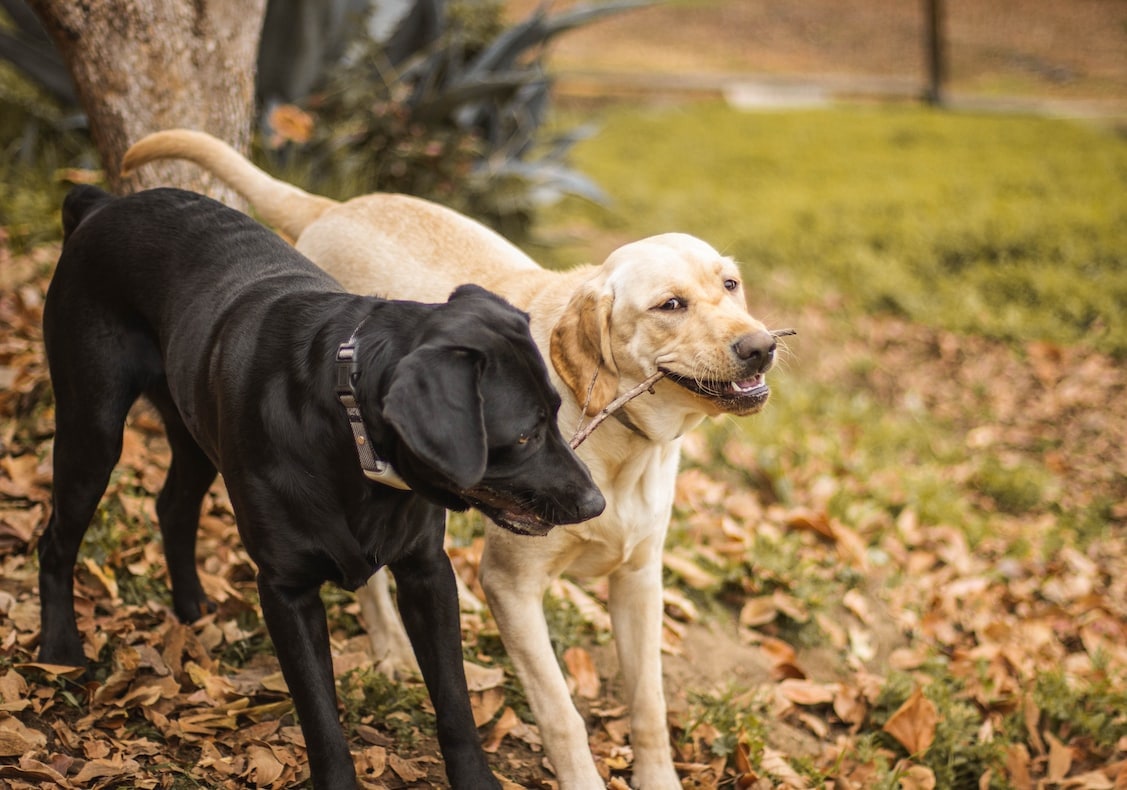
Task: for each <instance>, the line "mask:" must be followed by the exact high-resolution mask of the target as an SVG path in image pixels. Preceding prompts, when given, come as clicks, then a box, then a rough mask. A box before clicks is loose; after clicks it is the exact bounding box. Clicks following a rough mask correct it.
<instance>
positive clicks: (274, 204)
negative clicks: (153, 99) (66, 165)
mask: <svg viewBox="0 0 1127 790" xmlns="http://www.w3.org/2000/svg"><path fill="white" fill-rule="evenodd" d="M157 159H187V160H188V161H189V162H195V163H196V164H197V165H199V166H200V167H202V168H203V169H204V170H207V171H208V172H209V173H211V174H212V175H214V176H216V177H217V178H219V179H220V180H221V181H223V182H224V183H226V184H227V185H229V186H230V187H231V188H232V189H234V190H235V191H236V192H238V193H239V194H240V195H242V196H243V197H245V198H246V199H247V201H248V202H250V204H251V205H252V206H254V210H255V212H256V213H257V214H258V216H260V217H261V218H262V221H263V222H265V223H266V224H267V225H271V226H273V227H274V228H277V229H278V230H279V231H280V232H281V233H283V234H284V235H286V236H288V237H289V238H291V239H293V240H294V241H297V239H298V237H299V236H301V232H302V231H303V230H305V228H306V227H308V226H309V224H310V223H312V222H313V221H314V220H315V219H317V218H318V217H319V216H321V215H322V214H323V213H325V212H326V211H328V210H329V209H330V208H332V207H333V206H336V205H338V203H337V202H336V201H335V200H330V199H329V198H326V197H321V196H320V195H311V194H310V193H308V192H306V191H304V190H302V189H298V188H297V187H295V186H293V185H292V184H287V183H285V182H284V181H279V180H278V179H276V178H274V177H272V176H271V175H269V174H268V173H266V172H264V171H263V170H261V169H260V168H258V167H257V166H256V165H254V164H253V163H252V162H251V161H250V160H249V159H247V158H246V157H245V156H243V155H242V154H240V153H239V152H238V151H236V150H235V149H234V148H232V147H231V146H229V145H227V143H225V142H223V141H222V140H220V139H218V138H217V137H212V136H211V135H210V134H207V133H206V132H197V131H193V130H191V129H168V130H166V131H163V132H154V133H153V134H150V135H147V136H145V137H143V138H141V139H140V140H138V141H137V142H136V143H134V144H133V145H132V146H131V147H130V149H129V150H128V151H126V152H125V158H124V159H123V160H122V164H121V174H122V175H123V176H127V175H129V174H130V173H132V172H133V171H134V170H136V169H137V168H138V167H140V166H141V165H143V164H146V163H148V162H153V161H155V160H157Z"/></svg>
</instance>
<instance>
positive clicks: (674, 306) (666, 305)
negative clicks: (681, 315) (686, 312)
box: [658, 296, 685, 310]
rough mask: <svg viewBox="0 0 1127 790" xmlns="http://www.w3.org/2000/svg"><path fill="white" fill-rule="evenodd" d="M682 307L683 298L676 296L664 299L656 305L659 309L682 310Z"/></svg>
mask: <svg viewBox="0 0 1127 790" xmlns="http://www.w3.org/2000/svg"><path fill="white" fill-rule="evenodd" d="M684 307H685V301H684V300H683V299H679V298H677V297H676V296H674V297H672V298H670V299H666V300H665V301H664V302H662V303H661V304H660V305H658V309H659V310H682V309H684Z"/></svg>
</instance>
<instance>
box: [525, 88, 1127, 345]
mask: <svg viewBox="0 0 1127 790" xmlns="http://www.w3.org/2000/svg"><path fill="white" fill-rule="evenodd" d="M602 123H603V125H602V128H601V131H600V133H599V134H598V135H596V136H594V137H592V138H591V139H590V140H588V141H585V142H584V143H582V144H581V145H580V146H579V147H578V148H577V150H576V154H575V158H576V164H577V165H578V167H579V169H580V170H582V171H583V172H585V173H587V174H589V175H590V176H592V177H593V178H594V179H595V180H596V181H597V182H598V183H599V184H600V185H602V186H603V188H604V189H605V190H606V191H607V192H608V193H609V194H610V195H611V197H612V198H613V201H614V202H613V205H612V206H611V207H610V209H609V211H608V210H604V209H601V208H599V207H594V206H591V205H585V204H581V203H578V202H571V203H568V204H566V205H564V206H563V207H561V208H558V209H554V210H552V211H551V212H548V213H547V214H546V215H545V217H544V219H545V220H546V221H547V222H548V224H549V225H552V224H555V223H567V222H570V221H575V220H576V219H582V220H588V221H594V222H595V223H596V224H598V225H601V226H603V227H605V228H608V229H611V230H613V231H614V232H616V233H620V234H622V235H624V236H626V237H628V238H636V237H641V236H644V235H649V234H653V233H660V232H665V231H669V230H681V231H685V232H689V233H693V234H696V235H699V236H701V237H703V238H706V239H708V240H709V241H711V242H712V243H713V244H715V245H716V246H717V247H718V248H720V249H721V250H722V251H723V252H725V253H727V254H730V255H733V256H735V257H736V258H737V259H738V260H740V261H742V262H743V263H744V264H745V268H746V272H747V275H748V277H749V282H750V283H751V284H752V288H751V293H750V298H751V300H752V301H753V302H755V301H756V300H757V299H760V298H762V295H761V294H766V295H767V296H769V299H770V303H771V304H772V305H773V306H774V307H775V308H776V309H778V310H780V311H782V310H783V309H785V308H788V307H791V308H793V307H796V306H799V305H803V304H809V303H810V302H811V301H827V300H836V301H840V302H841V304H842V307H843V309H844V310H845V311H849V312H862V311H864V312H873V311H887V312H890V313H894V314H897V315H902V316H905V317H907V318H909V319H912V320H915V321H920V322H923V323H927V324H930V325H934V326H942V327H947V328H950V329H953V330H957V331H966V332H976V333H982V334H987V335H990V336H995V337H1000V338H1006V339H1018V340H1022V339H1029V338H1045V339H1049V340H1054V341H1058V342H1062V343H1071V342H1077V341H1084V342H1088V343H1092V344H1095V345H1096V346H1097V347H1099V348H1100V349H1102V350H1105V351H1109V352H1112V353H1115V354H1117V355H1124V354H1127V327H1124V325H1123V322H1122V320H1121V315H1120V314H1121V306H1122V305H1123V304H1127V231H1125V230H1124V229H1125V228H1127V140H1125V139H1124V137H1123V136H1122V135H1117V134H1116V133H1115V132H1114V131H1113V130H1111V129H1107V128H1101V127H1097V126H1093V125H1084V124H1079V123H1073V122H1069V121H1063V120H1051V119H1040V118H1030V117H1019V116H976V115H966V114H959V113H950V112H937V111H933V110H928V109H920V108H906V107H905V108H900V107H894V108H888V107H881V108H870V107H845V108H840V109H826V110H811V111H805V112H786V113H783V112H780V113H743V112H738V111H734V110H731V109H729V108H727V107H725V106H723V105H720V104H701V105H691V106H689V108H688V109H686V108H683V107H682V108H679V109H661V110H655V109H638V108H626V109H618V110H614V111H611V112H608V113H607V114H606V115H605V116H604V117H603V118H602ZM643 163H644V164H643ZM585 252H586V250H584V251H583V253H585ZM583 253H580V252H579V251H576V250H567V251H563V252H560V253H556V254H555V255H552V256H551V257H554V258H556V259H557V262H563V263H570V262H574V261H577V260H579V259H580V258H582V254H583Z"/></svg>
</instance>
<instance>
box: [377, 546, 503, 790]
mask: <svg viewBox="0 0 1127 790" xmlns="http://www.w3.org/2000/svg"><path fill="white" fill-rule="evenodd" d="M390 567H391V571H392V573H393V574H394V575H395V582H396V586H397V587H398V590H397V592H398V596H397V597H398V599H399V612H400V614H401V615H402V616H403V625H404V626H406V628H407V636H409V637H410V638H411V645H412V647H414V649H415V658H416V659H418V662H419V668H420V669H421V670H422V673H423V680H424V681H426V685H427V691H428V692H430V698H431V702H432V703H434V711H435V718H436V719H437V724H438V743H439V746H440V747H441V749H442V756H443V758H444V759H445V760H446V776H447V778H449V780H450V784H451V786H452V787H455V788H459V789H462V788H464V789H465V790H469V789H470V788H474V789H475V790H476V788H499V787H500V784H499V783H498V781H497V780H496V778H495V777H494V776H493V773H492V771H490V769H489V763H488V762H487V761H486V759H485V752H483V751H482V749H481V738H480V737H479V736H478V734H477V728H476V727H475V726H474V721H473V711H472V709H471V707H470V697H469V692H468V691H467V689H466V672H465V669H464V668H463V666H462V651H461V644H462V629H461V622H460V619H459V616H458V588H457V585H456V584H455V581H454V570H453V568H451V567H450V560H449V558H448V557H447V556H446V552H444V551H443V550H442V547H441V545H438V546H437V551H430V552H427V553H426V555H425V556H421V557H413V558H411V559H410V560H407V561H402V562H397V563H395V564H393V565H391V566H390Z"/></svg>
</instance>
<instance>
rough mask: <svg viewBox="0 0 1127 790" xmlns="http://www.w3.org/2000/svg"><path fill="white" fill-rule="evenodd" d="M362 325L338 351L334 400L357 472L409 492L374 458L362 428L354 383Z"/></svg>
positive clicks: (407, 487) (357, 327)
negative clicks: (352, 449)
mask: <svg viewBox="0 0 1127 790" xmlns="http://www.w3.org/2000/svg"><path fill="white" fill-rule="evenodd" d="M367 320H368V319H366V318H365V319H364V321H367ZM364 321H361V322H360V323H359V324H357V326H356V329H354V330H352V335H351V337H349V338H348V340H346V341H345V342H343V343H341V344H340V345H339V346H338V347H337V357H336V368H337V387H336V391H337V400H339V401H340V403H341V405H342V406H344V410H345V412H346V413H347V414H348V424H349V426H350V427H351V428H352V438H353V439H355V440H356V452H357V454H358V455H359V456H360V468H361V469H363V470H364V476H365V477H366V478H368V479H369V480H373V481H375V482H377V483H381V484H383V485H385V486H390V487H391V488H398V489H400V490H401V491H410V490H411V487H410V486H409V485H407V484H406V483H405V482H403V478H401V477H400V476H399V475H398V474H397V473H396V471H395V469H393V468H392V466H391V463H390V462H388V461H385V460H384V459H382V458H380V457H379V456H378V455H376V452H375V448H374V447H372V442H371V440H370V439H369V438H368V431H367V430H366V429H365V428H364V419H363V417H361V416H360V405H359V403H358V402H357V400H356V380H357V379H358V378H359V376H360V362H359V360H358V359H357V354H356V350H357V347H358V345H359V341H358V340H357V339H356V333H357V332H359V331H360V327H361V326H363V325H364Z"/></svg>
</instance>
